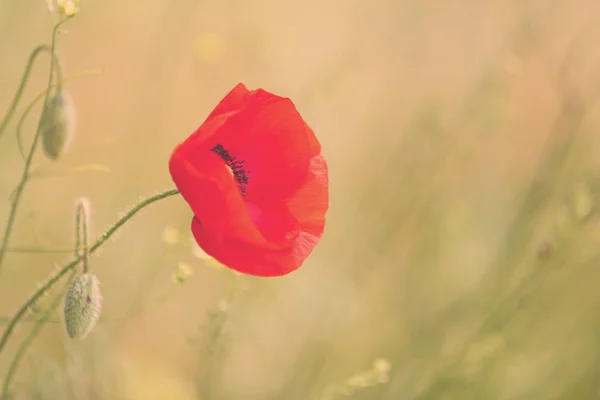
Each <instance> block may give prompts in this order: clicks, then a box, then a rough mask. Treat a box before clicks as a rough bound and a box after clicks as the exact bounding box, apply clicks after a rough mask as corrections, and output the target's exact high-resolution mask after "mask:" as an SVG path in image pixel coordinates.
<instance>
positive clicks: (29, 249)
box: [4, 247, 76, 254]
mask: <svg viewBox="0 0 600 400" xmlns="http://www.w3.org/2000/svg"><path fill="white" fill-rule="evenodd" d="M75 250H76V249H67V248H65V249H62V248H61V249H59V248H57V249H40V248H36V247H7V248H5V249H4V251H5V252H7V253H38V254H48V253H72V252H74V251H75Z"/></svg>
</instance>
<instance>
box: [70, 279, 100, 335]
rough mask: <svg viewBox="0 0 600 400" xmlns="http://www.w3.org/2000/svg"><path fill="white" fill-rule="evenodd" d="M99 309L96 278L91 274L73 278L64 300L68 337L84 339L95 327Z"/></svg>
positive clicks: (98, 288)
mask: <svg viewBox="0 0 600 400" xmlns="http://www.w3.org/2000/svg"><path fill="white" fill-rule="evenodd" d="M101 307H102V294H101V293H100V281H99V280H98V278H96V276H95V275H92V274H83V275H79V276H77V277H75V279H73V281H72V282H71V286H70V287H69V290H68V292H67V297H66V298H65V327H66V328H67V334H68V335H69V337H70V338H71V339H83V338H84V337H86V336H87V334H88V333H90V332H91V331H92V329H94V326H96V322H98V317H99V316H100V309H101Z"/></svg>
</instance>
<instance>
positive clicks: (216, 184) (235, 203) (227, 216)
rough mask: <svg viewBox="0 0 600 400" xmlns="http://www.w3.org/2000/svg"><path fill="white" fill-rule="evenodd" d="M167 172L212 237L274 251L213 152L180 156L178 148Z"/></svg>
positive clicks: (220, 160) (235, 183)
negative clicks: (240, 241)
mask: <svg viewBox="0 0 600 400" xmlns="http://www.w3.org/2000/svg"><path fill="white" fill-rule="evenodd" d="M169 169H170V171H171V176H172V178H173V181H174V182H175V185H176V186H177V188H178V189H179V191H180V192H181V194H182V196H183V198H184V199H185V200H186V201H187V202H188V204H189V205H190V208H191V209H192V211H193V212H194V215H195V216H196V217H197V218H198V219H199V221H200V223H201V224H202V225H203V226H204V227H205V229H207V230H209V231H211V234H212V235H213V236H214V237H215V238H217V239H220V238H222V237H223V236H224V235H227V236H233V237H239V238H242V239H244V240H246V241H248V242H249V243H252V244H254V245H256V246H260V247H265V248H276V246H275V245H273V244H272V243H269V242H268V241H267V240H265V238H264V237H263V236H262V234H261V232H260V231H259V229H258V228H257V227H256V225H255V224H254V222H253V221H252V219H251V218H250V214H249V213H248V210H247V208H246V203H245V202H244V199H243V197H242V195H241V193H240V191H239V187H238V185H237V182H236V181H235V179H234V177H233V176H232V174H231V172H230V171H229V169H228V168H227V166H226V165H225V163H224V162H223V160H222V159H221V158H220V157H219V156H218V155H216V154H215V153H214V152H212V151H210V150H206V149H203V148H194V149H191V150H188V152H186V153H180V151H179V148H178V149H176V150H175V152H174V153H173V155H172V156H171V160H170V163H169ZM215 240H216V239H215Z"/></svg>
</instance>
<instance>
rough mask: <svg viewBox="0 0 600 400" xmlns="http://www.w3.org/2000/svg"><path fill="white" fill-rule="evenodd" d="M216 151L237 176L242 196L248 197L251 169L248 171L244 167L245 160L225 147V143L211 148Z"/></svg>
mask: <svg viewBox="0 0 600 400" xmlns="http://www.w3.org/2000/svg"><path fill="white" fill-rule="evenodd" d="M211 150H212V151H214V152H215V153H216V154H217V155H218V156H219V157H221V158H222V159H223V161H225V164H227V166H228V167H229V169H231V172H232V173H233V177H234V178H235V180H236V182H237V183H238V186H239V187H240V192H242V196H244V197H246V186H247V185H248V175H249V173H250V171H246V170H245V169H244V163H245V162H246V161H245V160H238V159H237V158H235V157H234V156H232V155H231V154H229V152H228V151H227V150H226V149H225V147H223V145H221V144H218V145H216V146H215V147H213V148H212V149H211Z"/></svg>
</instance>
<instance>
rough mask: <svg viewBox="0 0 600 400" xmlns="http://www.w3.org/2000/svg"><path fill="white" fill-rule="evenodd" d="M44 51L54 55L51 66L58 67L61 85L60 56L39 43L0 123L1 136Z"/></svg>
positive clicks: (59, 85)
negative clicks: (35, 64)
mask: <svg viewBox="0 0 600 400" xmlns="http://www.w3.org/2000/svg"><path fill="white" fill-rule="evenodd" d="M42 51H46V52H48V53H50V56H51V57H52V60H51V62H52V64H51V65H52V67H51V68H54V67H55V68H56V71H57V76H58V87H61V80H62V71H61V68H60V64H59V63H58V58H57V57H56V54H55V53H54V50H53V49H52V48H51V47H50V46H48V45H47V44H42V45H39V46H38V47H36V48H35V49H33V51H32V52H31V55H30V56H29V60H28V61H27V66H26V67H25V72H24V73H23V77H22V78H21V83H20V84H19V88H18V89H17V93H15V97H14V98H13V101H12V102H11V104H10V108H9V109H8V111H7V112H6V115H5V116H4V119H3V120H2V123H1V124H0V136H2V133H3V132H4V131H5V130H6V126H7V125H8V123H9V122H10V120H11V119H12V117H13V115H14V114H15V111H16V109H17V106H18V105H19V102H20V101H21V97H22V96H23V92H24V91H25V86H27V81H29V74H30V73H31V69H32V68H33V64H34V62H35V59H36V58H37V56H38V55H39V54H40V53H41V52H42Z"/></svg>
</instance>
